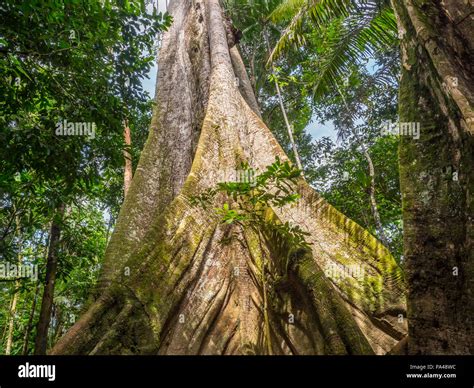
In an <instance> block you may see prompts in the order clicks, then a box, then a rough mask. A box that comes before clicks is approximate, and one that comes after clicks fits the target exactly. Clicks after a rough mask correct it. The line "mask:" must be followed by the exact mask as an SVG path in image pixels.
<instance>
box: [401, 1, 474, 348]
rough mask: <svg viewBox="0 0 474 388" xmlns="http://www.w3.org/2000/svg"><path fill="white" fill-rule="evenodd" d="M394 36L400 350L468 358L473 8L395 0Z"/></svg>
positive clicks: (472, 337)
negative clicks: (401, 252)
mask: <svg viewBox="0 0 474 388" xmlns="http://www.w3.org/2000/svg"><path fill="white" fill-rule="evenodd" d="M393 6H394V9H395V11H396V14H397V17H398V22H399V31H400V37H401V49H402V50H401V52H402V78H401V84H400V98H399V103H400V107H399V112H400V121H401V122H419V123H420V126H421V128H420V138H419V139H414V138H413V137H412V136H402V139H401V145H400V151H399V152H400V180H401V190H402V200H403V219H404V243H405V261H406V269H407V282H408V286H409V290H408V291H409V297H408V318H409V338H408V351H409V352H410V353H412V354H472V353H473V352H474V330H473V319H472V317H473V315H472V312H473V311H474V257H473V254H474V250H473V246H472V239H473V228H472V214H473V206H472V204H473V202H472V190H473V178H474V176H473V172H474V170H473V156H474V149H473V136H472V135H473V134H474V113H473V110H472V104H473V101H474V100H473V94H474V90H473V85H474V79H473V74H474V73H473V68H472V66H473V63H474V56H473V53H474V52H473V49H474V34H473V29H472V13H473V7H472V5H470V4H469V2H466V1H457V0H456V1H453V0H448V1H443V2H440V1H427V0H407V1H403V2H401V1H397V0H394V1H393Z"/></svg>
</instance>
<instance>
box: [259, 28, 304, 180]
mask: <svg viewBox="0 0 474 388" xmlns="http://www.w3.org/2000/svg"><path fill="white" fill-rule="evenodd" d="M264 37H265V44H266V45H267V53H268V55H270V54H271V47H270V42H269V41H268V34H267V31H266V30H264ZM271 68H272V71H273V72H275V66H274V65H273V62H272V63H271ZM275 89H276V92H277V97H278V102H279V104H280V109H281V113H282V114H283V119H284V121H285V125H286V130H287V132H288V137H289V138H290V144H291V148H292V149H293V155H294V157H295V160H296V165H297V166H298V168H299V169H300V170H301V171H302V173H303V165H302V164H301V159H300V155H299V153H298V147H297V146H296V143H295V138H294V136H293V127H292V126H291V124H290V121H289V120H288V116H287V114H286V108H285V103H284V101H283V96H282V93H281V89H280V85H279V84H278V81H277V80H276V79H275Z"/></svg>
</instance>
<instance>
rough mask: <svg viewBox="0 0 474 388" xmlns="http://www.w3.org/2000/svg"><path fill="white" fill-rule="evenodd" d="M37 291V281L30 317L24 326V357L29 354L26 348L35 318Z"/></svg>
mask: <svg viewBox="0 0 474 388" xmlns="http://www.w3.org/2000/svg"><path fill="white" fill-rule="evenodd" d="M39 290H40V282H39V281H37V282H36V286H35V295H34V297H33V304H32V305H31V310H30V316H29V317H28V323H27V325H26V329H25V335H24V336H23V347H22V351H21V353H22V354H23V355H24V356H27V355H28V353H29V352H28V346H29V343H30V333H31V329H32V327H33V319H34V317H35V312H36V303H37V301H38V293H39Z"/></svg>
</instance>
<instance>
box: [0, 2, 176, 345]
mask: <svg viewBox="0 0 474 388" xmlns="http://www.w3.org/2000/svg"><path fill="white" fill-rule="evenodd" d="M147 7H148V9H147ZM0 18H1V20H2V23H1V26H0V72H1V74H2V77H1V80H0V96H1V97H0V101H1V102H0V143H1V144H2V149H1V150H0V264H2V265H7V264H8V265H17V264H22V265H24V266H29V265H33V266H37V268H38V279H37V280H35V279H33V280H30V279H15V278H6V279H5V278H2V279H0V328H1V331H0V336H1V337H0V352H1V353H4V352H5V348H6V343H7V337H9V323H10V322H13V333H12V338H11V339H12V344H13V346H12V349H11V354H22V353H31V352H32V350H33V344H34V342H35V341H34V339H35V335H36V325H37V322H38V318H39V309H40V305H41V297H42V293H43V285H44V283H45V273H46V258H47V255H48V245H49V241H50V228H51V223H52V220H53V218H54V215H55V214H56V211H57V209H58V207H59V206H61V205H65V209H66V210H65V213H64V217H63V218H62V220H56V223H57V226H58V227H59V229H60V230H61V240H60V243H59V245H58V247H57V257H58V269H57V281H56V287H55V294H54V304H53V312H52V317H51V324H50V330H49V333H48V344H49V346H51V345H52V344H54V342H55V341H56V340H57V339H58V338H59V337H60V336H61V335H62V334H63V333H64V332H65V331H66V330H67V329H68V328H69V327H70V326H71V324H72V323H74V322H75V321H76V319H77V317H78V316H79V314H80V312H81V311H82V306H83V305H84V303H85V301H86V298H87V295H88V293H89V292H90V290H91V288H92V287H93V285H94V283H95V281H96V278H97V274H98V271H99V268H100V264H101V260H102V258H103V255H104V251H105V247H106V245H107V241H108V239H109V236H110V234H111V232H112V230H113V226H114V222H115V221H114V220H115V218H116V216H117V214H118V211H119V209H120V206H121V203H122V200H123V168H124V156H123V151H124V150H125V149H127V148H129V149H128V151H129V152H130V153H131V155H132V158H133V164H134V167H135V166H136V163H137V161H138V157H139V155H140V151H141V148H142V147H143V144H144V141H145V139H146V136H147V134H148V126H149V122H150V117H151V110H152V106H153V104H152V103H151V102H150V98H151V96H149V95H148V93H147V92H145V91H144V89H143V87H142V82H143V79H144V78H145V77H146V76H147V75H148V73H149V72H150V69H151V68H152V66H153V62H154V61H155V56H156V41H157V35H158V33H159V32H161V31H163V30H164V29H166V28H167V26H168V25H169V24H170V22H171V18H170V17H169V16H165V15H163V14H161V13H159V12H157V10H156V9H154V10H153V9H152V8H151V7H150V6H149V5H147V3H146V2H145V1H140V0H132V1H108V0H106V1H95V0H94V1H92V0H91V1H81V2H75V1H73V2H58V1H46V2H37V1H27V2H18V1H3V2H2V4H1V5H0ZM125 119H126V120H127V121H128V123H129V126H130V128H131V132H132V146H131V149H130V147H128V146H126V144H125V143H124V139H123V125H124V120H125ZM64 120H66V121H67V122H69V123H73V124H80V125H82V124H85V125H89V128H90V129H92V128H93V129H94V132H93V133H86V132H83V133H82V135H81V134H79V135H78V134H77V133H74V134H68V133H65V134H61V133H60V132H58V130H57V129H58V125H59V123H63V122H64ZM92 124H93V125H94V127H92ZM15 296H16V298H17V303H16V309H15V311H14V315H13V316H12V314H11V303H12V301H13V300H14V298H15Z"/></svg>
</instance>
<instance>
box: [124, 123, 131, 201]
mask: <svg viewBox="0 0 474 388" xmlns="http://www.w3.org/2000/svg"><path fill="white" fill-rule="evenodd" d="M123 138H124V143H125V147H126V148H125V150H124V151H123V157H124V160H125V164H124V172H123V196H124V198H125V197H126V196H127V193H128V189H129V188H130V185H131V183H132V177H133V167H132V155H131V154H130V151H129V149H130V147H131V145H132V136H131V133H130V127H129V125H128V120H125V121H124V123H123Z"/></svg>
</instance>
